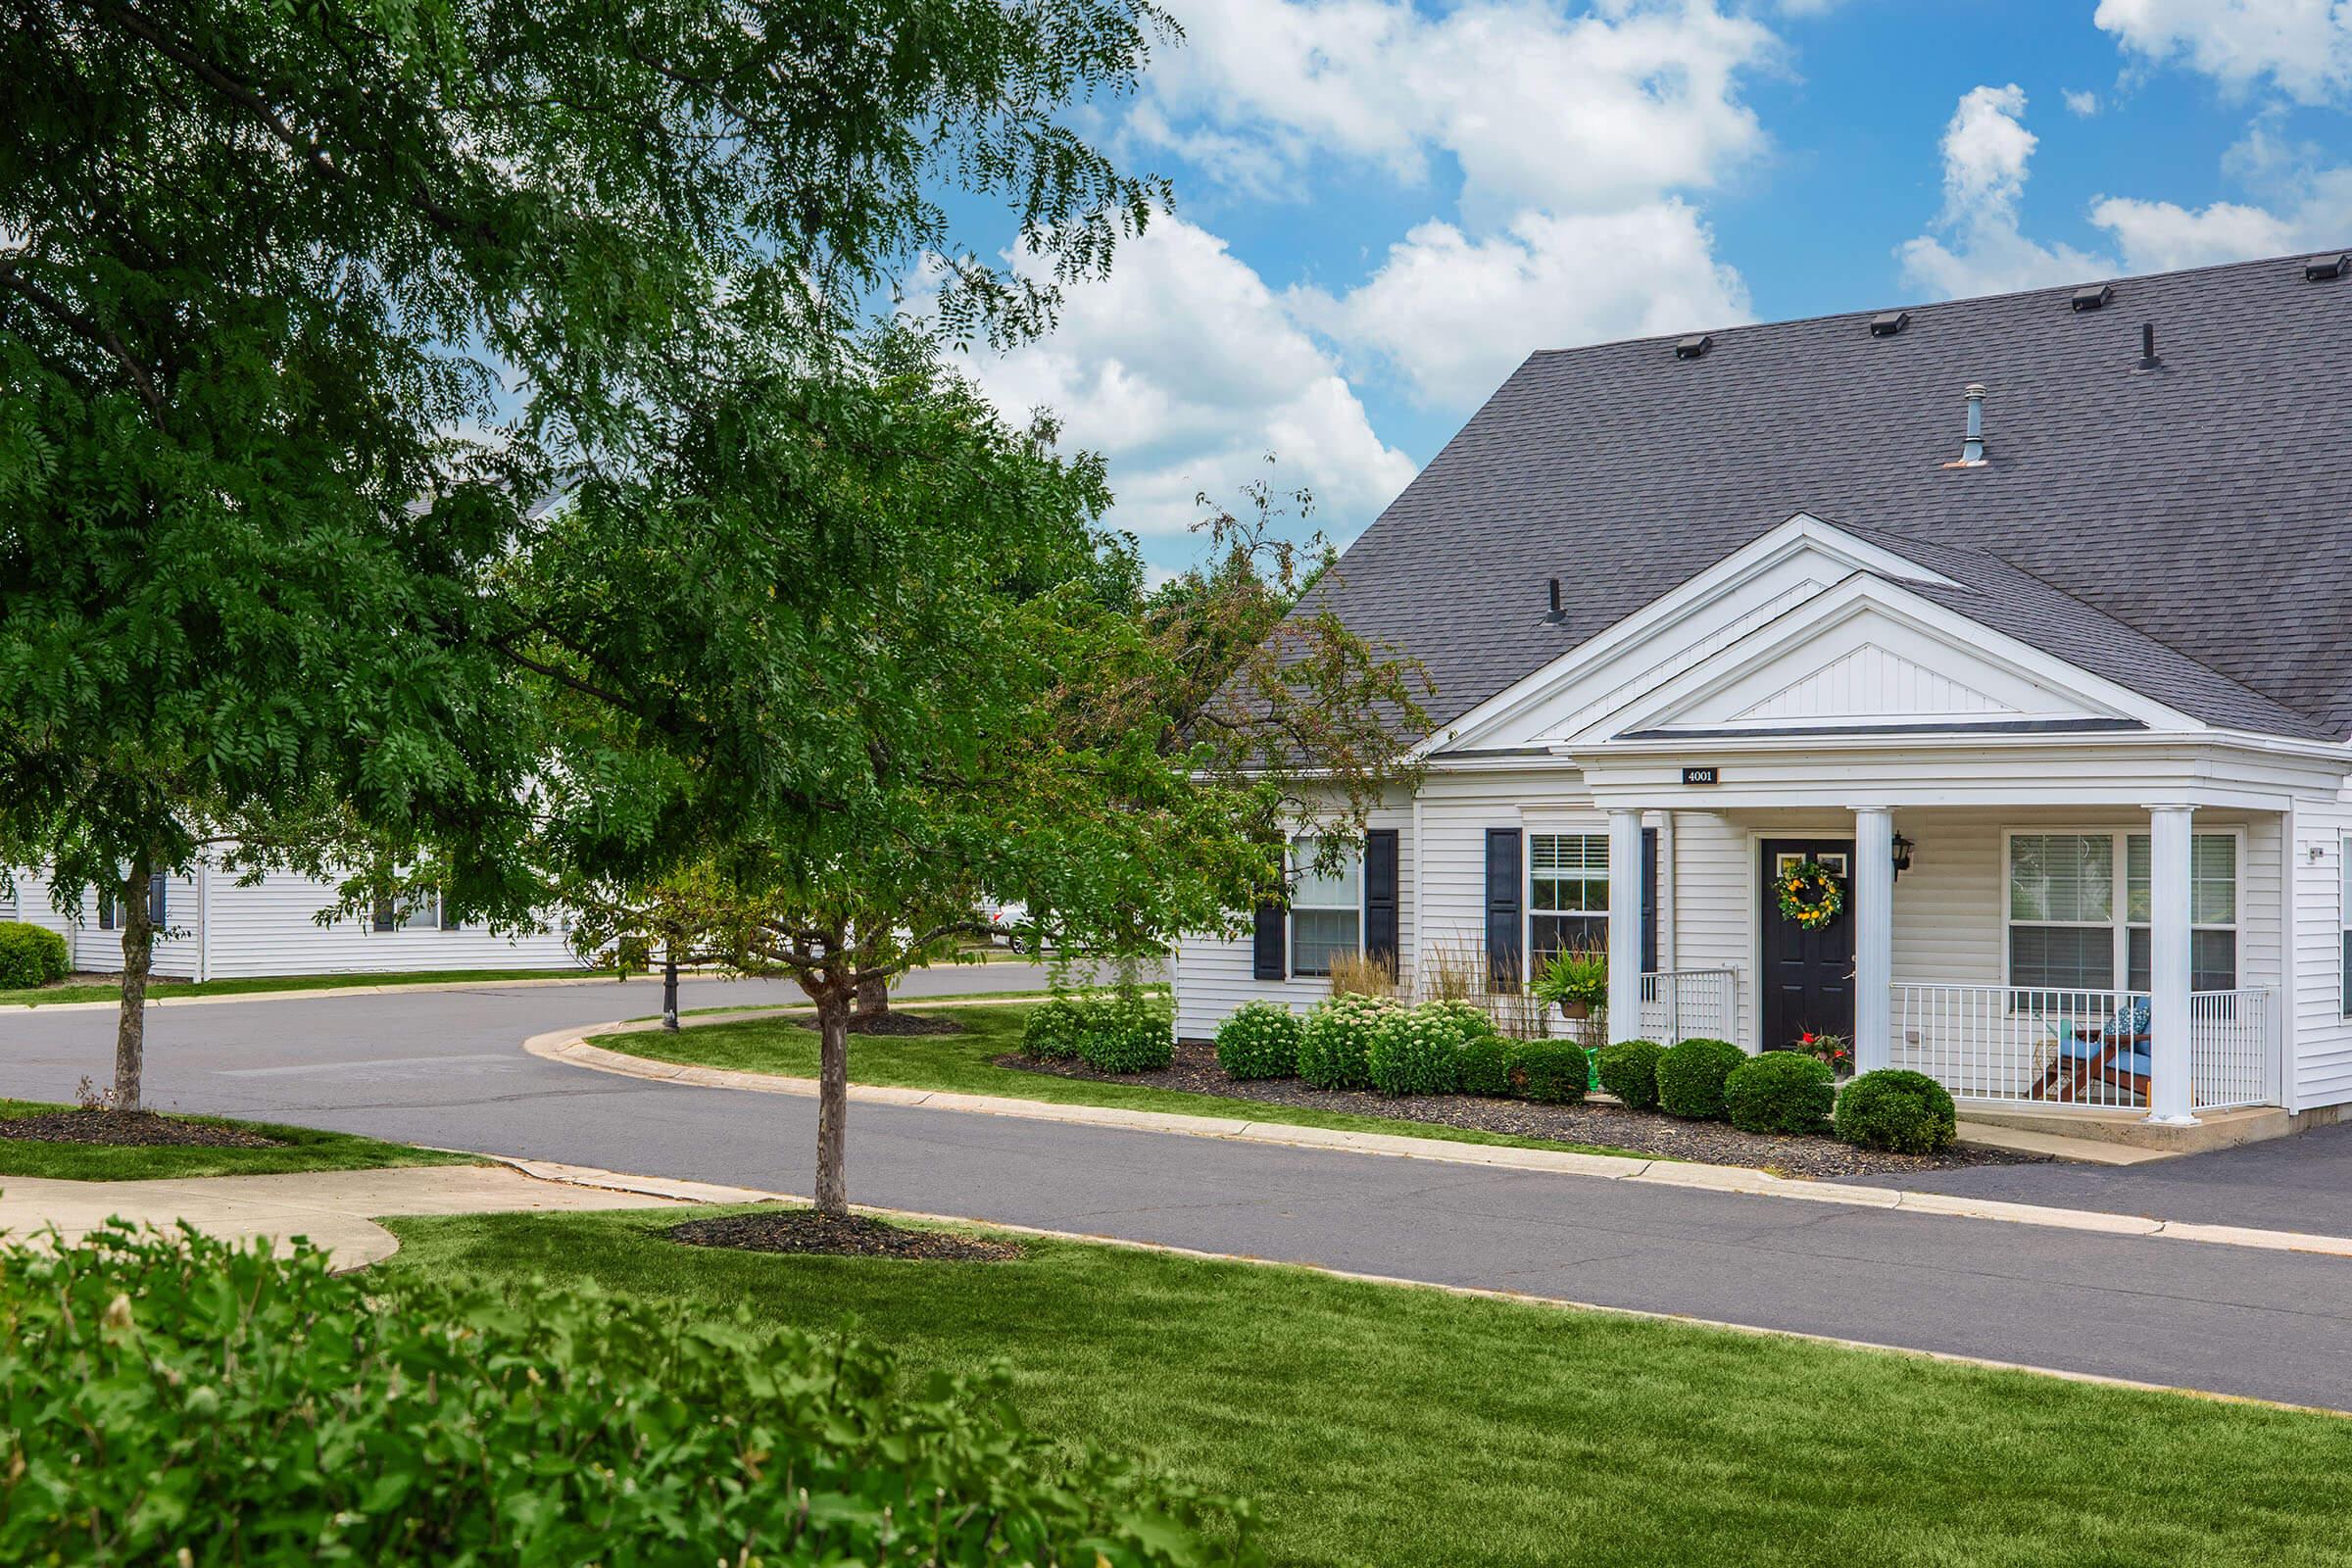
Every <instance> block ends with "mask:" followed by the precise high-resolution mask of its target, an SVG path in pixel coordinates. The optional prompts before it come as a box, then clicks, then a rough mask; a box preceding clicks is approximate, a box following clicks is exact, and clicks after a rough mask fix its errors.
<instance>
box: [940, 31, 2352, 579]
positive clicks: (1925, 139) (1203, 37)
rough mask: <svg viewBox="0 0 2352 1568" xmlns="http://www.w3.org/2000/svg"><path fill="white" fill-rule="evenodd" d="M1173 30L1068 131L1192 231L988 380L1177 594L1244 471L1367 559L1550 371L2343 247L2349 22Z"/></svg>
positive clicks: (1072, 295) (1142, 247)
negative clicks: (1760, 328)
mask: <svg viewBox="0 0 2352 1568" xmlns="http://www.w3.org/2000/svg"><path fill="white" fill-rule="evenodd" d="M1167 3H1168V9H1169V10H1170V12H1171V14H1172V15H1173V16H1174V18H1175V19H1176V21H1177V23H1178V24H1179V25H1181V26H1182V28H1183V30H1184V37H1183V39H1182V40H1181V42H1174V43H1169V44H1164V45H1162V46H1161V47H1160V48H1159V49H1158V50H1157V51H1156V52H1155V54H1154V58H1153V61H1152V69H1151V70H1150V72H1149V73H1147V76H1146V78H1145V80H1144V82H1143V84H1142V86H1141V89H1140V90H1139V91H1138V92H1137V93H1136V94H1134V95H1133V96H1132V97H1130V98H1127V99H1124V100H1121V101H1117V102H1113V103H1108V104H1100V105H1094V106H1089V107H1088V108H1087V109H1086V110H1084V111H1083V114H1082V119H1081V126H1082V128H1083V129H1084V131H1085V132H1086V133H1087V134H1089V135H1090V136H1092V137H1093V138H1094V139H1095V140H1096V141H1097V142H1098V143H1099V144H1101V145H1103V146H1104V147H1105V148H1107V149H1108V150H1109V151H1110V152H1112V153H1113V155H1114V156H1115V157H1116V158H1117V159H1118V160H1119V161H1120V162H1122V164H1123V165H1125V166H1126V167H1127V168H1129V169H1130V170H1133V171H1139V172H1157V173H1161V174H1164V175H1166V176H1167V177H1168V178H1169V179H1170V180H1171V181H1172V182H1173V184H1174V187H1175V192H1176V206H1175V210H1174V211H1173V212H1172V213H1170V214H1167V215H1164V216H1162V217H1160V218H1158V219H1156V220H1155V221H1153V222H1152V224H1151V226H1150V227H1149V229H1148V230H1147V231H1146V232H1145V234H1144V235H1143V236H1141V237H1140V238H1138V239H1135V240H1132V241H1130V242H1129V243H1128V244H1127V245H1125V246H1124V247H1122V248H1121V250H1120V251H1119V253H1118V255H1117V258H1116V260H1115V262H1114V263H1113V266H1112V268H1111V270H1110V273H1109V275H1108V276H1107V278H1104V279H1102V280H1099V281H1088V282H1084V283H1080V284H1077V285H1074V286H1072V287H1071V288H1070V289H1069V290H1068V291H1067V293H1066V294H1065V297H1064V300H1063V304H1062V309H1061V312H1060V318H1059V321H1058V324H1057V326H1056V327H1055V329H1054V332H1053V333H1052V334H1051V335H1050V336H1048V337H1047V338H1045V339H1043V340H1041V341H1039V342H1036V343H1033V344H1029V345H1026V346H1023V347H1021V348H1018V349H1016V350H1014V351H1012V352H1011V353H1009V354H998V353H996V352H994V351H991V350H988V349H986V348H985V347H975V348H973V349H972V350H970V351H969V359H968V362H967V364H968V368H969V371H970V373H971V374H972V375H973V377H974V378H975V379H976V380H977V381H978V382H979V383H980V384H981V386H982V387H983V388H984V389H985V390H986V391H987V392H988V393H989V394H990V395H991V397H993V398H994V399H995V400H996V401H997V402H998V403H999V404H1000V405H1001V406H1002V407H1003V408H1004V409H1005V412H1006V413H1007V414H1008V415H1012V416H1014V417H1022V416H1024V415H1025V414H1026V413H1027V411H1029V410H1032V409H1035V408H1038V407H1041V406H1042V407H1049V408H1051V409H1052V410H1053V411H1054V414H1055V416H1056V417H1058V418H1059V420H1060V421H1061V425H1062V429H1063V441H1064V445H1065V446H1073V447H1083V448H1086V449H1089V450H1093V451H1098V452H1101V453H1103V455H1104V457H1105V459H1106V461H1107V463H1108V466H1109V472H1110V478H1111V484H1112V488H1113V490H1114V492H1115V494H1116V497H1117V501H1116V505H1115V507H1114V509H1113V512H1112V515H1111V518H1110V521H1111V522H1112V524H1113V525H1114V526H1117V527H1120V528H1124V529H1126V530H1128V531H1130V532H1132V533H1134V534H1135V535H1136V536H1137V537H1138V539H1139V540H1140V541H1141V544H1142V547H1143V552H1144V557H1145V560H1146V562H1147V564H1148V565H1149V566H1150V567H1151V568H1152V573H1153V575H1154V577H1158V576H1164V575H1165V574H1167V573H1169V572H1171V571H1173V570H1176V569H1179V568H1181V567H1183V566H1184V565H1186V564H1190V563H1191V562H1193V561H1195V560H1197V559H1198V558H1199V557H1200V555H1201V551H1202V549H1203V541H1202V539H1201V536H1200V535H1199V534H1197V533H1196V532H1194V531H1193V530H1192V528H1191V524H1193V523H1194V522H1195V521H1196V520H1197V519H1198V518H1199V517H1200V516H1201V515H1202V509H1201V507H1200V506H1198V505H1197V504H1196V501H1195V497H1196V496H1197V495H1198V494H1200V493H1201V492H1203V491H1205V492H1207V493H1208V494H1209V495H1210V496H1211V497H1212V498H1214V499H1215V500H1217V501H1218V502H1219V503H1221V504H1225V505H1236V504H1238V503H1239V499H1240V496H1241V487H1242V486H1243V485H1244V484H1245V483H1247V482H1250V481H1251V480H1253V479H1261V478H1269V479H1271V480H1273V481H1274V483H1275V485H1276V487H1277V488H1278V489H1282V490H1289V489H1293V488H1299V487H1303V488H1305V489H1307V490H1309V491H1311V492H1312V493H1313V496H1314V498H1315V500H1314V509H1313V515H1312V517H1311V518H1310V519H1308V521H1307V522H1306V523H1305V524H1300V523H1299V522H1298V521H1297V520H1296V519H1293V520H1291V521H1289V522H1288V523H1286V527H1288V528H1290V529H1292V530H1293V531H1297V530H1299V528H1301V527H1303V526H1313V527H1319V528H1321V529H1322V530H1323V531H1324V532H1325V533H1326V534H1327V535H1329V536H1330V537H1331V538H1332V539H1334V540H1335V541H1337V542H1338V543H1340V544H1342V545H1345V544H1346V543H1347V542H1348V541H1349V540H1351V539H1353V538H1354V537H1355V535H1356V534H1357V533H1359V532H1361V531H1362V529H1363V528H1364V526H1365V525H1366V524H1368V523H1369V522H1370V521H1371V520H1372V519H1373V518H1374V517H1376V516H1377V515H1379V514H1380V511H1381V509H1382V508H1384V507H1385V506H1386V505H1387V504H1388V503H1389V502H1390V501H1391V500H1393V499H1394V498H1395V497H1396V495H1397V493H1398V492H1399V491H1400V490H1402V489H1403V488H1404V486H1405V485H1406V484H1407V483H1408V482H1409V481H1410V480H1411V479H1412V477H1413V475H1414V473H1415V472H1416V471H1418V469H1419V468H1420V466H1422V465H1423V464H1425V463H1427V462H1428V461H1429V460H1430V458H1431V457H1433V456H1434V455H1435V454H1436V453H1437V452H1438V450H1439V449H1440V448H1441V447H1443V446H1444V445H1445V443H1446V440H1447V439H1448V438H1449V437H1450V436H1451V435H1452V434H1453V433H1454V432H1455V431H1456V430H1458V429H1459V428H1460V427H1461V425H1462V423H1463V422H1464V420H1466V419H1467V418H1468V417H1469V416H1470V414H1471V413H1472V412H1474V411H1475V410H1476V409H1477V407H1478V406H1479V404H1480V403H1482V402H1483V401H1484V400H1485V399H1486V398H1487V397H1488V396H1489V395H1490V394H1491V393H1492V392H1493V391H1494V390H1495V387H1497V386H1498V385H1500V384H1501V382H1502V380H1503V379H1504V377H1506V376H1507V375H1508V374H1509V373H1510V371H1511V370H1512V368H1514V367H1516V366H1517V365H1518V364H1519V363H1520V362H1521V361H1522V360H1524V359H1525V358H1526V357H1527V356H1528V355H1529V354H1530V353H1531V352H1534V351H1535V350H1538V349H1552V348H1567V347H1574V346H1576V345H1578V344H1585V343H1597V342H1607V341H1610V340H1613V339H1618V338H1625V337H1640V336H1650V335H1657V334H1664V333H1670V332H1684V331H1691V330H1696V329H1701V328H1706V327H1713V326H1723V325H1731V324H1736V323H1739V322H1742V321H1751V320H1774V319H1789V318H1794V317H1804V316H1815V315H1821V314H1825V313H1832V312H1842V311H1856V310H1869V309H1877V308H1884V307H1887V306H1889V305H1895V304H1907V303H1916V302H1920V301H1926V300H1937V299H1948V298H1953V297H1957V296H1963V295H1970V294H1984V293H1996V292H2001V291H2005V290H2011V289H2018V288H2028V287H2034V286H2039V285H2044V284H2058V283H2073V282H2081V281H2084V280H2087V279H2092V278H2097V277H2106V276H2117V275H2123V274H2128V273H2133V272H2147V271H2161V270H2170V269H2174V268H2180V267H2195V266H2202V265H2206V264H2209V263H2216V262H2225V261H2235V260H2241V259H2244V258H2247V257H2253V256H2271V255H2281V254H2288V253H2294V252H2305V251H2318V250H2321V249H2324V248H2327V247H2329V246H2335V247H2341V246H2345V245H2347V244H2352V143H2348V142H2347V137H2346V134H2345V133H2346V131H2347V130H2348V129H2352V118H2348V116H2347V109H2352V0H1470V3H1465V4H1454V5H1444V4H1435V3H1418V4H1416V3H1414V0H1167ZM908 299H909V302H910V305H911V306H912V307H913V308H915V309H917V310H918V311H919V309H920V304H921V290H920V288H919V285H910V288H909V291H908ZM1269 455H1271V457H1272V458H1273V460H1274V461H1273V463H1272V464H1271V465H1270V466H1269V464H1268V463H1267V462H1266V459H1267V458H1268V456H1269Z"/></svg>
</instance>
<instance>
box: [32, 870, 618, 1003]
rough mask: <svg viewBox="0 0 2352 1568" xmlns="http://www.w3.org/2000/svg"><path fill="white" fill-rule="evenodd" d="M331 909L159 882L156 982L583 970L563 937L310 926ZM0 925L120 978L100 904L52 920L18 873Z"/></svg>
mask: <svg viewBox="0 0 2352 1568" xmlns="http://www.w3.org/2000/svg"><path fill="white" fill-rule="evenodd" d="M334 902H335V890H334V889H333V887H332V886H331V885H329V884H327V883H324V882H318V881H313V880H312V879H311V878H309V877H304V876H298V875H295V874H293V873H291V872H284V871H272V872H270V873H269V874H268V875H267V876H266V877H264V878H263V879H262V880H261V881H260V882H259V883H257V884H256V885H254V886H252V887H239V886H238V885H237V880H236V878H235V877H234V876H231V875H228V874H225V873H223V872H221V871H220V870H218V869H214V868H211V867H206V866H201V865H200V866H199V867H198V868H197V870H196V872H195V873H194V874H193V875H191V876H184V877H160V876H159V877H157V878H156V879H155V880H154V882H153V884H152V886H151V888H150V891H149V894H148V907H149V910H150V912H151V913H152V914H153V915H154V917H155V919H156V922H157V924H158V925H159V927H161V933H160V934H159V936H158V939H157V941H156V944H155V973H156V974H158V975H162V976H166V977H169V978H172V979H181V980H234V979H242V978H246V977H249V976H254V975H291V974H347V973H348V974H369V973H373V974H390V973H400V972H405V971H412V970H433V969H447V970H460V969H546V970H550V971H557V972H560V971H563V970H566V969H577V968H579V967H581V964H580V960H579V959H578V958H577V957H576V956H574V955H573V954H572V952H571V950H570V948H569V947H567V946H566V945H565V942H564V933H563V932H562V930H561V929H558V930H552V931H547V932H543V933H539V934H536V935H532V936H521V937H504V936H498V935H494V934H493V933H492V932H491V931H489V930H488V929H487V928H486V927H483V926H479V925H445V924H444V923H443V921H442V919H441V910H440V907H439V905H438V903H437V902H428V903H426V904H423V905H421V906H418V907H413V908H396V907H392V906H390V905H389V904H384V905H379V906H378V907H376V908H375V909H373V910H372V911H371V912H370V914H369V915H368V917H365V918H362V919H356V920H355V919H344V920H338V921H335V922H334V923H332V924H329V925H323V926H322V925H319V923H318V922H317V920H316V919H315V918H314V916H316V915H317V914H318V912H319V910H320V909H323V908H326V907H330V906H332V905H333V904H334ZM0 919H11V920H25V921H29V922H30V923H32V924H34V925H39V926H45V927H47V928H48V929H50V930H52V931H56V932H58V933H60V934H61V935H63V936H64V937H65V939H66V947H67V951H68V952H69V953H70V954H71V955H72V956H73V967H74V968H75V969H78V970H86V971H91V972H97V973H104V972H108V971H112V970H117V969H120V968H122V967H123V933H122V931H121V929H120V927H119V926H118V925H117V923H116V918H115V910H114V908H113V907H112V906H111V903H110V901H107V900H102V899H100V898H99V897H97V896H96V895H95V894H89V895H85V896H84V897H83V899H82V902H81V907H80V908H79V909H78V910H77V911H72V912H69V913H65V914H61V913H59V912H58V910H57V908H56V907H55V906H54V905H53V904H52V902H51V899H50V892H49V887H48V885H47V883H46V881H45V880H44V879H42V878H41V877H39V876H38V875H36V874H32V873H27V872H22V871H20V872H19V873H17V877H16V891H15V894H14V896H13V899H12V897H11V896H10V895H9V894H7V893H6V892H0Z"/></svg>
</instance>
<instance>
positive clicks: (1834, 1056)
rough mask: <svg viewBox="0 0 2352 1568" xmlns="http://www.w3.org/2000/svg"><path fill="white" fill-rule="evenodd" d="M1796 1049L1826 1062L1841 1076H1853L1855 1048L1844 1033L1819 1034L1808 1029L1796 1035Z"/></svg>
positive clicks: (1816, 1059)
mask: <svg viewBox="0 0 2352 1568" xmlns="http://www.w3.org/2000/svg"><path fill="white" fill-rule="evenodd" d="M1796 1049H1797V1050H1799V1051H1801V1052H1803V1053H1804V1054H1807V1055H1808V1056H1811V1057H1812V1058H1813V1059H1814V1060H1815V1061H1818V1062H1822V1063H1824V1064H1826V1065H1827V1066H1828V1067H1829V1069H1830V1071H1832V1072H1834V1073H1836V1074H1837V1075H1838V1077H1840V1078H1850V1077H1852V1076H1853V1072H1854V1048H1853V1047H1852V1045H1850V1044H1849V1043H1848V1042H1847V1041H1846V1038H1845V1036H1843V1035H1817V1034H1815V1033H1814V1032H1813V1031H1812V1030H1810V1029H1808V1030H1806V1031H1805V1032H1804V1033H1803V1034H1801V1035H1799V1036H1797V1037H1796Z"/></svg>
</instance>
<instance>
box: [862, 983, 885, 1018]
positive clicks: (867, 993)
mask: <svg viewBox="0 0 2352 1568" xmlns="http://www.w3.org/2000/svg"><path fill="white" fill-rule="evenodd" d="M889 1011H890V976H889V975H887V974H861V975H859V976H858V1017H860V1018H879V1017H881V1016H883V1015H884V1014H885V1013H887V1012H889Z"/></svg>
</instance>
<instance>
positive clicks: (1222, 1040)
mask: <svg viewBox="0 0 2352 1568" xmlns="http://www.w3.org/2000/svg"><path fill="white" fill-rule="evenodd" d="M1217 1065H1218V1066H1220V1067H1222V1068H1224V1069H1225V1076H1226V1077H1228V1078H1288V1077H1290V1076H1291V1075H1292V1074H1293V1073H1295V1072H1297V1071H1298V1070H1299V1015H1298V1014H1297V1013H1295V1012H1293V1011H1292V1010H1291V1009H1290V1008H1288V1007H1286V1006H1284V1005H1282V1004H1281V1003H1279V1002H1267V1001H1264V1000H1263V999H1260V1000H1259V1001H1256V1002H1252V1003H1249V1004H1247V1005H1244V1006H1242V1007H1239V1008H1236V1009H1235V1010H1234V1011H1233V1012H1231V1013H1228V1014H1227V1015H1226V1018H1225V1021H1224V1022H1223V1023H1221V1024H1219V1025H1217Z"/></svg>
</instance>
